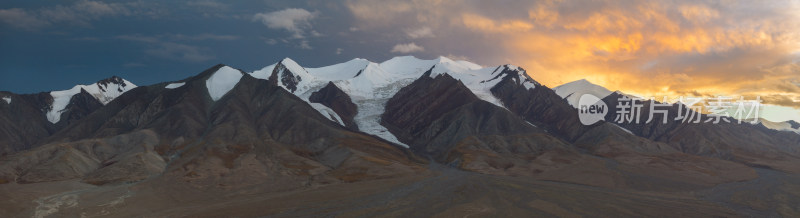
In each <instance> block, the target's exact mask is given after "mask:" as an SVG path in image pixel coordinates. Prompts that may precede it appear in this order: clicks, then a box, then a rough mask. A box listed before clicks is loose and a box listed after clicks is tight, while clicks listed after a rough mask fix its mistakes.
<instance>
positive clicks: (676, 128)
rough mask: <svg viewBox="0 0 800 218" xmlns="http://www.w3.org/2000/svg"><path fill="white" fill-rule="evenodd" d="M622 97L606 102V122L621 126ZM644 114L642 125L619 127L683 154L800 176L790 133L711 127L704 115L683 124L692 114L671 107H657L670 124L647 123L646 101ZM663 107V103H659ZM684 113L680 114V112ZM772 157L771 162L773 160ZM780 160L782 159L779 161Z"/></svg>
mask: <svg viewBox="0 0 800 218" xmlns="http://www.w3.org/2000/svg"><path fill="white" fill-rule="evenodd" d="M621 97H623V96H622V95H621V94H619V93H616V92H615V93H612V94H611V95H609V96H607V97H605V98H604V99H603V101H604V102H605V103H606V104H607V105H608V106H609V109H610V111H609V114H607V115H606V121H607V122H612V123H617V122H615V120H616V113H615V112H616V111H617V109H616V108H617V105H618V102H619V99H620V98H621ZM640 103H642V105H643V106H642V109H641V113H640V118H641V120H640V122H639V123H635V122H625V123H617V124H618V125H620V126H622V127H623V128H625V129H628V130H630V131H631V132H633V133H634V134H636V135H637V136H641V137H645V138H648V139H651V140H654V141H658V142H664V143H667V144H669V145H670V146H672V147H674V148H675V149H678V150H679V151H681V152H683V153H687V154H695V155H701V156H706V157H713V158H720V159H724V160H732V161H735V162H740V163H744V164H747V165H755V166H761V167H769V168H775V169H780V170H783V171H788V172H800V167H798V166H794V165H792V164H787V162H793V161H800V135H798V134H795V133H790V132H781V131H776V130H771V129H767V128H765V127H763V126H757V125H752V124H749V123H747V122H742V123H741V124H739V123H738V121H737V120H735V119H729V120H730V122H731V123H728V122H724V121H722V122H720V123H719V124H714V123H710V122H709V123H707V122H706V121H707V120H708V119H709V118H710V117H709V116H707V115H704V114H701V115H700V117H701V118H700V123H692V122H683V121H682V120H676V117H678V114H679V112H680V113H681V114H687V113H689V109H687V108H685V107H679V105H677V104H671V105H670V106H669V107H666V108H665V107H657V106H658V105H655V109H656V110H667V111H668V114H667V115H668V116H667V123H666V124H664V123H662V122H663V121H662V118H663V117H664V116H663V115H662V114H660V113H654V116H653V120H652V122H650V123H647V122H646V121H647V120H648V118H649V115H650V106H651V104H652V102H650V101H644V102H640ZM655 103H656V104H660V103H659V102H655ZM679 110H680V111H679ZM770 157H771V158H770ZM775 157H780V158H775ZM775 159H780V160H781V161H775Z"/></svg>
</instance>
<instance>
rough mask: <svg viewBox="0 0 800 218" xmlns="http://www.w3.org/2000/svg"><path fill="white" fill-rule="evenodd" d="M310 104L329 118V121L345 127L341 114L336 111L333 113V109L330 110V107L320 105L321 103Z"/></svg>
mask: <svg viewBox="0 0 800 218" xmlns="http://www.w3.org/2000/svg"><path fill="white" fill-rule="evenodd" d="M309 104H310V105H311V107H313V108H314V109H315V110H317V111H318V112H319V113H320V114H322V115H323V116H325V117H327V118H328V119H330V120H332V121H333V122H336V123H338V124H339V125H342V126H344V121H342V118H341V117H339V114H337V113H336V111H333V109H331V108H329V107H327V106H325V105H323V104H320V103H311V102H309Z"/></svg>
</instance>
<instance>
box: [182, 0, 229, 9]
mask: <svg viewBox="0 0 800 218" xmlns="http://www.w3.org/2000/svg"><path fill="white" fill-rule="evenodd" d="M186 5H189V6H192V7H198V8H207V9H215V10H227V9H228V8H229V6H228V5H227V4H225V3H222V2H219V1H215V0H198V1H190V2H186Z"/></svg>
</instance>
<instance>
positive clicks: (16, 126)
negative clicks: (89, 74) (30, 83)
mask: <svg viewBox="0 0 800 218" xmlns="http://www.w3.org/2000/svg"><path fill="white" fill-rule="evenodd" d="M129 84H130V83H126V81H125V80H123V79H122V78H119V77H116V76H114V77H111V78H108V79H104V80H101V81H99V82H97V83H96V84H93V85H96V86H97V88H99V89H100V91H101V92H103V93H105V92H109V91H110V90H107V89H108V88H109V87H117V88H118V90H113V91H110V92H114V93H123V92H125V91H127V90H125V89H123V88H124V87H128V86H129ZM93 85H90V86H83V87H94V86H93ZM112 85H113V86H112ZM134 87H135V86H134ZM73 89H74V90H76V92H77V93H76V94H74V95H72V96H71V97H70V98H69V100H68V102H67V103H66V105H65V107H64V108H63V109H60V110H59V111H60V112H61V113H60V115H59V116H58V117H59V118H60V119H59V120H58V122H55V123H52V122H51V121H49V120H48V118H47V116H46V114H47V113H48V112H49V111H51V110H53V105H54V103H55V100H54V99H53V96H52V95H51V92H41V93H36V94H24V95H16V94H13V93H9V92H0V96H9V98H12V97H13V99H12V103H11V104H8V103H6V102H3V103H6V106H7V107H6V108H5V109H0V117H6V121H8V122H3V123H1V124H0V129H6V130H5V131H2V130H0V154H10V153H14V152H18V151H22V150H26V149H31V148H35V147H36V146H38V145H41V144H43V143H44V140H43V139H45V138H47V137H49V136H50V135H51V134H54V133H56V132H58V131H59V130H61V129H64V128H65V127H67V126H69V125H70V124H73V123H76V122H77V121H78V120H81V119H83V118H84V117H86V116H88V115H89V114H91V113H93V112H94V111H96V110H97V109H99V108H101V107H103V103H102V102H101V101H100V100H98V98H102V99H104V100H107V101H110V100H112V99H113V97H114V96H106V95H102V94H98V96H94V95H92V94H91V93H89V92H87V91H86V90H84V89H82V88H78V87H77V86H76V88H73ZM0 107H2V106H0Z"/></svg>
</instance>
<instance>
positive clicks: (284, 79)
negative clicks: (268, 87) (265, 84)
mask: <svg viewBox="0 0 800 218" xmlns="http://www.w3.org/2000/svg"><path fill="white" fill-rule="evenodd" d="M302 80H303V78H301V77H300V75H294V74H293V73H292V71H291V70H289V69H287V68H286V65H284V64H283V61H281V62H278V64H277V65H275V69H273V70H272V75H270V77H269V81H271V82H272V83H273V84H275V85H277V84H278V83H280V84H282V85H283V86H284V87H286V89H288V90H289V91H290V92H294V91H297V84H298V83H300V81H302Z"/></svg>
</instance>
